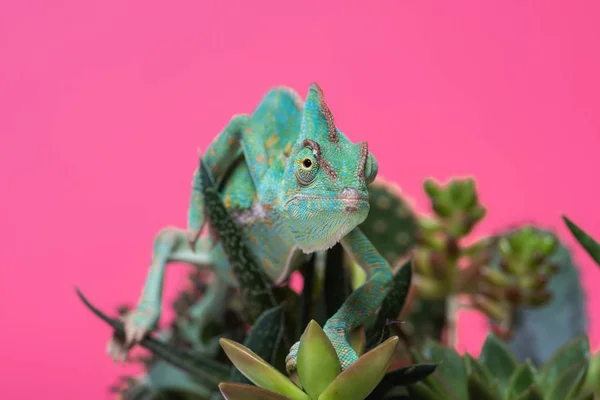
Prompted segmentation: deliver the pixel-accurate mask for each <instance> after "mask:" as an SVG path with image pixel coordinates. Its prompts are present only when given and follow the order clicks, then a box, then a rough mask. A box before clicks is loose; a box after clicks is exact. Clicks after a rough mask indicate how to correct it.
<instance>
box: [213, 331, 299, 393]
mask: <svg viewBox="0 0 600 400" xmlns="http://www.w3.org/2000/svg"><path fill="white" fill-rule="evenodd" d="M219 342H220V343H221V347H222V348H223V350H224V351H225V354H227V357H229V359H230V360H231V362H232V363H233V365H235V367H236V368H237V369H239V370H240V372H241V373H242V374H244V376H246V378H248V379H249V380H250V381H251V382H252V383H254V384H255V385H256V386H259V387H261V388H263V389H267V390H270V391H273V392H275V393H279V394H283V395H285V396H288V397H290V398H291V399H293V400H309V399H310V398H309V397H308V396H307V395H306V394H305V393H304V392H303V391H302V390H300V389H299V388H298V387H297V386H296V385H295V384H294V383H293V382H292V381H290V380H289V379H288V378H287V377H286V376H285V375H283V374H282V373H281V372H279V371H277V370H276V369H275V368H273V366H271V365H270V364H268V363H267V362H266V361H265V360H263V359H262V358H260V357H259V356H257V355H256V354H255V353H254V352H252V350H250V349H248V348H247V347H245V346H243V345H241V344H239V343H236V342H234V341H232V340H228V339H220V340H219Z"/></svg>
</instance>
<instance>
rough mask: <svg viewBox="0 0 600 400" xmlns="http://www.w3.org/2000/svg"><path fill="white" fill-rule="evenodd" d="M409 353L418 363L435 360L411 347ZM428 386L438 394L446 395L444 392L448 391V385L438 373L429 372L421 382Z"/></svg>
mask: <svg viewBox="0 0 600 400" xmlns="http://www.w3.org/2000/svg"><path fill="white" fill-rule="evenodd" d="M410 353H411V355H412V358H413V361H414V362H415V363H418V364H424V363H427V362H431V361H435V360H430V359H426V358H425V357H423V355H422V354H420V353H419V352H418V351H417V350H415V349H411V350H410ZM420 383H423V384H425V385H426V386H427V387H428V388H430V389H431V390H432V391H433V392H434V393H437V395H438V396H446V393H448V392H449V391H450V387H449V386H448V384H447V382H444V381H443V379H442V377H441V375H440V374H438V373H433V374H429V375H428V376H427V377H426V378H425V379H423V381H422V382H420ZM414 386H415V385H410V386H408V387H414Z"/></svg>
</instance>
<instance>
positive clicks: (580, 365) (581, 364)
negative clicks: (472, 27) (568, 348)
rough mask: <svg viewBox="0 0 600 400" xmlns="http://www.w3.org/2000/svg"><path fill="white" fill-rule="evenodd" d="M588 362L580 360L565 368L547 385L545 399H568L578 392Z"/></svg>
mask: <svg viewBox="0 0 600 400" xmlns="http://www.w3.org/2000/svg"><path fill="white" fill-rule="evenodd" d="M588 366H589V362H587V361H584V360H580V361H577V362H575V363H574V364H573V365H571V366H570V367H569V368H567V369H566V370H565V371H564V372H563V373H562V374H561V375H560V376H559V377H558V379H557V380H556V381H555V382H553V384H552V385H550V386H549V389H548V391H547V392H546V393H547V395H548V396H547V400H569V399H572V398H573V397H574V396H576V395H577V394H578V393H579V390H580V389H581V386H582V385H583V381H584V379H585V374H586V372H587V369H588Z"/></svg>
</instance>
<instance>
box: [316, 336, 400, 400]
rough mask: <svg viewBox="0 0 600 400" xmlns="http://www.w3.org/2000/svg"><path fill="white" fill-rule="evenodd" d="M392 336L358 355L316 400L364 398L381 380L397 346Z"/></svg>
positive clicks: (395, 338) (354, 399)
mask: <svg viewBox="0 0 600 400" xmlns="http://www.w3.org/2000/svg"><path fill="white" fill-rule="evenodd" d="M398 341H399V339H398V337H397V336H394V337H391V338H389V339H388V340H386V341H385V342H383V343H382V344H380V345H379V346H377V347H376V348H374V349H373V350H371V351H368V352H367V353H365V354H364V355H363V356H362V357H359V358H358V360H356V361H355V362H354V363H353V364H351V365H350V366H349V367H348V368H346V370H345V371H343V372H342V373H341V374H339V375H338V376H337V378H335V380H334V381H333V382H331V384H330V385H329V386H327V388H326V389H325V391H323V393H321V395H320V396H319V398H318V400H364V399H365V398H366V397H367V396H368V395H369V393H371V392H372V391H373V390H374V389H375V387H376V386H377V385H378V384H379V382H381V379H382V378H383V376H384V375H385V373H386V371H387V370H388V368H389V367H390V365H391V363H392V361H393V355H394V353H395V351H396V348H397V347H398Z"/></svg>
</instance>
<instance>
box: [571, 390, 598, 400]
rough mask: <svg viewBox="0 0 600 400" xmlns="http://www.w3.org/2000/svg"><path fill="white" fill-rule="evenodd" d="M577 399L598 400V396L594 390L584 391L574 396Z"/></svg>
mask: <svg viewBox="0 0 600 400" xmlns="http://www.w3.org/2000/svg"><path fill="white" fill-rule="evenodd" d="M574 399H575V400H596V399H597V397H596V395H595V394H594V392H584V393H580V394H579V395H578V396H577V397H575V398H574Z"/></svg>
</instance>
